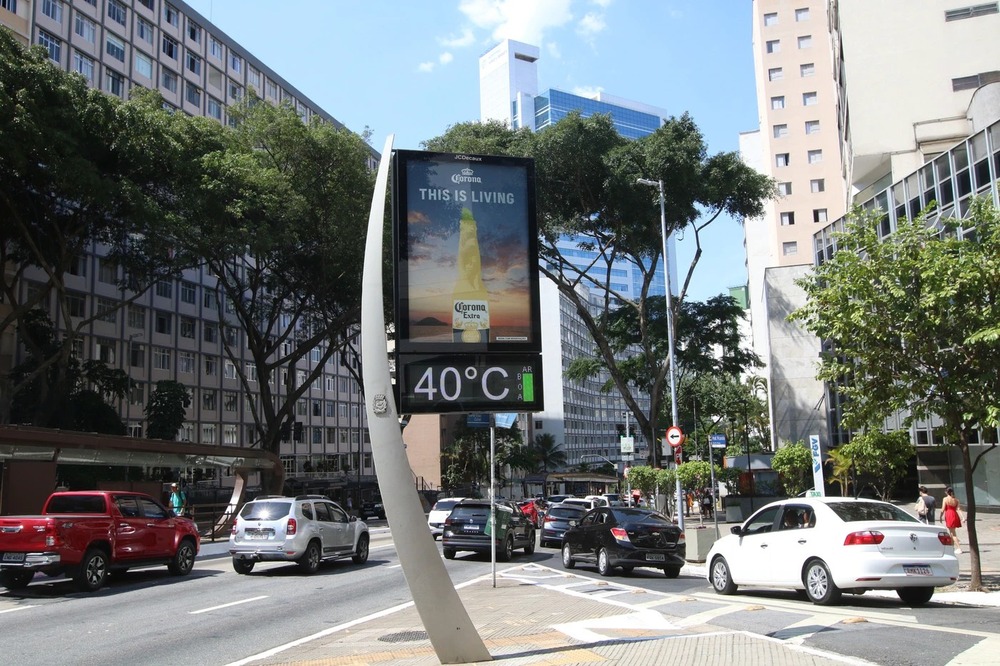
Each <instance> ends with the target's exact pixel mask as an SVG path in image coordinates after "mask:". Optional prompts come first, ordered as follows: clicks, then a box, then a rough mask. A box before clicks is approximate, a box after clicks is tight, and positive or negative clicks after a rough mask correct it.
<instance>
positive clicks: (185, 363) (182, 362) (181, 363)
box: [177, 351, 194, 375]
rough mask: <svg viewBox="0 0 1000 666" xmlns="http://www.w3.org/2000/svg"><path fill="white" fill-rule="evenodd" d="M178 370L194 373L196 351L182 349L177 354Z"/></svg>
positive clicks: (189, 373)
mask: <svg viewBox="0 0 1000 666" xmlns="http://www.w3.org/2000/svg"><path fill="white" fill-rule="evenodd" d="M177 372H183V373H185V374H188V375H193V374H194V352H185V351H182V352H180V353H178V354H177Z"/></svg>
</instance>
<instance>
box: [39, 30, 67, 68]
mask: <svg viewBox="0 0 1000 666" xmlns="http://www.w3.org/2000/svg"><path fill="white" fill-rule="evenodd" d="M38 43H39V44H41V45H42V46H44V47H45V49H46V50H47V51H48V52H49V58H51V59H52V60H54V61H56V62H57V63H58V62H59V59H60V57H62V42H60V41H59V40H58V39H56V38H55V37H53V36H52V35H50V34H49V33H47V32H45V31H44V30H39V31H38Z"/></svg>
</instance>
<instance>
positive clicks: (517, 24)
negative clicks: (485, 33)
mask: <svg viewBox="0 0 1000 666" xmlns="http://www.w3.org/2000/svg"><path fill="white" fill-rule="evenodd" d="M571 4H572V0H542V1H539V0H461V2H460V3H459V6H458V9H459V11H461V12H462V13H463V14H464V15H465V16H466V18H468V19H469V20H470V21H471V22H472V23H473V25H475V26H477V27H479V28H483V29H485V30H490V31H491V36H492V37H493V39H496V40H500V39H516V40H518V41H521V42H527V43H529V44H541V43H542V40H543V36H544V34H545V31H546V30H547V29H549V28H559V27H562V26H564V25H566V24H567V23H569V22H570V21H572V20H573V14H572V12H570V5H571Z"/></svg>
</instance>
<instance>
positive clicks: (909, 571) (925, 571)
mask: <svg viewBox="0 0 1000 666" xmlns="http://www.w3.org/2000/svg"><path fill="white" fill-rule="evenodd" d="M903 573H905V574H906V575H907V576H930V575H931V568H930V567H921V566H906V565H904V566H903Z"/></svg>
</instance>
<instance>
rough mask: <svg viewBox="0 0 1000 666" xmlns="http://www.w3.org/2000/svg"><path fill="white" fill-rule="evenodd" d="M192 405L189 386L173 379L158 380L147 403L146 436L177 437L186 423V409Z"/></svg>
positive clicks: (150, 437) (159, 437)
mask: <svg viewBox="0 0 1000 666" xmlns="http://www.w3.org/2000/svg"><path fill="white" fill-rule="evenodd" d="M190 406H191V394H190V393H188V390H187V387H186V386H184V385H183V384H181V383H179V382H175V381H173V380H172V379H163V380H160V381H158V382H156V388H155V389H154V390H153V392H152V393H151V394H150V396H149V402H147V403H146V437H148V438H149V439H168V440H174V439H177V433H178V432H180V429H181V426H182V425H184V418H185V410H187V408H188V407H190Z"/></svg>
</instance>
